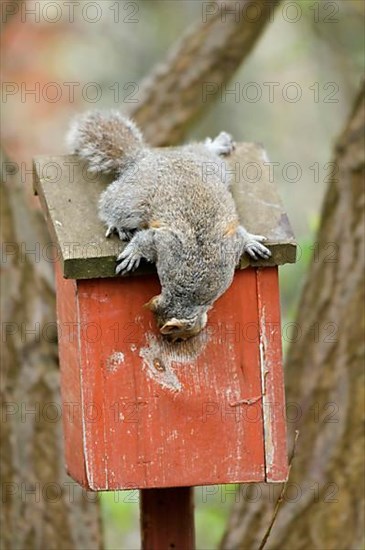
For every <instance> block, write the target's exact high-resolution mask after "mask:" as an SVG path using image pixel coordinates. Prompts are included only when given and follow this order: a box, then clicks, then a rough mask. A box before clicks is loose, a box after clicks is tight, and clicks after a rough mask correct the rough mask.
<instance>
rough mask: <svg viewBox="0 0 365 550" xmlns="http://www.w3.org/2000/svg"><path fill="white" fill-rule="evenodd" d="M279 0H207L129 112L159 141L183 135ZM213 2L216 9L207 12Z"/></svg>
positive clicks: (219, 89) (145, 82) (249, 46)
mask: <svg viewBox="0 0 365 550" xmlns="http://www.w3.org/2000/svg"><path fill="white" fill-rule="evenodd" d="M279 3H280V0H239V1H227V2H223V3H220V4H219V3H218V2H203V8H202V9H203V11H202V21H201V22H199V23H198V24H196V25H194V26H193V28H192V29H190V30H188V32H187V33H186V34H185V35H184V36H183V37H182V38H181V40H179V42H178V43H177V44H176V46H175V47H174V48H173V49H172V50H171V52H170V53H169V55H168V56H167V59H166V60H165V61H164V62H163V63H161V64H160V65H158V66H157V67H156V69H155V70H154V71H152V73H151V74H150V75H149V76H148V77H147V78H146V79H144V80H143V81H142V83H141V85H140V92H139V93H140V97H141V101H140V102H139V103H137V104H135V106H133V107H131V108H130V109H129V111H128V114H129V115H130V116H132V117H133V118H134V120H135V121H136V122H137V123H138V124H139V126H140V127H141V128H142V129H143V133H144V136H145V138H146V140H147V141H148V142H149V143H150V144H151V145H155V146H163V145H174V144H176V143H178V142H179V141H181V140H182V139H183V137H184V134H185V132H186V131H187V128H188V126H190V125H191V124H192V122H193V121H194V120H195V119H196V118H197V117H198V116H199V115H200V114H201V113H202V111H204V110H206V108H207V106H208V104H210V103H211V102H212V101H214V100H216V99H217V97H218V96H219V93H221V92H222V86H224V85H225V84H227V82H229V80H230V78H231V77H232V76H233V74H234V73H235V71H236V70H237V69H238V67H239V66H240V64H241V63H242V62H243V60H244V59H245V58H246V57H247V56H248V55H249V53H250V52H251V50H252V48H253V46H254V45H255V43H256V42H257V40H258V39H259V37H260V36H261V33H262V31H263V30H264V28H265V26H266V24H267V23H268V22H269V21H270V20H271V19H272V18H273V13H274V8H275V7H276V6H277V5H278V4H279ZM208 8H210V9H211V10H212V12H214V13H210V14H209V13H206V12H205V11H204V10H205V9H208Z"/></svg>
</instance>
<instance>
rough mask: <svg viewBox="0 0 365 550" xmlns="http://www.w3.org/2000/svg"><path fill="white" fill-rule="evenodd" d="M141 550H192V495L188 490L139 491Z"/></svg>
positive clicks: (193, 530)
mask: <svg viewBox="0 0 365 550" xmlns="http://www.w3.org/2000/svg"><path fill="white" fill-rule="evenodd" d="M140 507H141V536H142V549H143V550H170V549H171V550H172V549H174V548H176V549H177V550H178V549H179V548H183V549H184V550H194V548H195V527H194V494H193V488H192V487H172V488H169V489H143V490H142V491H141V504H140Z"/></svg>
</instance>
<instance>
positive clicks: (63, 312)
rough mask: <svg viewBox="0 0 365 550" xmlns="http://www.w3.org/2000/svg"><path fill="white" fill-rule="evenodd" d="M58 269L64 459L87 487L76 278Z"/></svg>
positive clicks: (56, 266)
mask: <svg viewBox="0 0 365 550" xmlns="http://www.w3.org/2000/svg"><path fill="white" fill-rule="evenodd" d="M55 268H56V284H57V325H58V349H59V357H60V368H61V396H62V422H63V434H64V441H65V462H66V468H67V471H68V473H69V475H70V476H71V477H72V478H73V479H75V480H76V481H78V482H79V483H80V485H83V486H84V487H87V488H88V487H89V484H88V481H87V473H86V463H85V453H84V443H83V434H84V428H83V423H82V422H83V414H82V402H81V380H80V330H79V329H80V325H79V322H78V313H77V311H78V306H77V286H76V282H75V281H68V280H66V279H64V278H63V276H62V271H61V268H60V265H59V264H58V263H56V264H55Z"/></svg>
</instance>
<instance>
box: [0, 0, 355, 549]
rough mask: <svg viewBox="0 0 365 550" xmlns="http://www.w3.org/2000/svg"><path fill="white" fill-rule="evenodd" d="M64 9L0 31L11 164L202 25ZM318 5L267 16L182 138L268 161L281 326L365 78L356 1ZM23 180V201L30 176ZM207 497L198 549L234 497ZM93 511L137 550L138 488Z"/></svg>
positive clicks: (59, 144) (178, 6)
mask: <svg viewBox="0 0 365 550" xmlns="http://www.w3.org/2000/svg"><path fill="white" fill-rule="evenodd" d="M64 4H65V3H64V2H62V1H61V0H59V1H53V2H47V1H42V2H32V1H28V2H27V6H28V8H29V12H27V13H26V14H25V15H26V17H25V19H24V20H23V21H19V20H18V18H15V17H14V18H12V19H11V20H10V21H9V22H8V23H7V25H6V28H5V30H4V32H3V35H2V59H1V61H2V79H3V84H2V97H3V103H2V112H1V122H2V130H1V131H2V137H1V140H2V144H3V147H4V148H5V150H6V152H7V153H8V155H9V157H10V158H11V159H12V160H15V161H16V162H19V163H20V162H23V163H25V164H24V165H25V166H26V167H27V168H28V169H29V170H30V168H31V159H32V157H33V156H35V155H52V154H55V155H59V154H63V153H65V152H66V149H65V144H64V136H65V133H66V130H67V127H68V125H69V121H70V119H71V117H72V116H73V115H74V114H75V113H78V112H80V111H83V110H86V109H92V108H108V107H113V108H120V109H121V110H123V109H124V108H125V107H126V106H128V104H130V103H133V102H138V97H139V95H138V94H139V85H138V83H139V82H140V81H141V79H142V78H143V77H144V76H145V75H147V74H148V73H149V71H150V69H151V67H153V66H154V65H155V64H156V63H157V62H159V61H161V60H163V59H164V58H165V56H166V52H167V51H168V49H169V47H170V46H171V45H173V44H174V43H175V42H176V40H177V39H178V38H179V37H180V36H181V35H182V33H183V32H184V31H185V29H187V28H188V27H189V26H190V25H191V24H192V23H194V22H197V21H201V18H202V7H203V4H204V3H203V2H200V1H196V0H194V1H190V0H184V1H181V0H180V1H177V0H169V1H164V0H162V1H156V0H155V1H153V2H152V1H148V0H145V1H143V0H140V1H138V2H130V1H125V2H124V1H120V2H116V1H115V0H102V1H98V2H88V1H87V0H80V1H78V2H75V3H74V4H75V5H74V6H73V7H72V13H73V16H72V17H70V10H71V7H70V5H72V2H68V3H67V4H68V7H67V9H66V8H65V5H64ZM319 4H320V2H313V1H311V0H303V1H297V2H287V3H284V6H285V5H287V11H285V10H281V11H280V12H277V14H275V17H274V18H273V22H272V23H271V24H269V25H268V26H267V28H266V29H265V31H264V33H263V35H262V37H261V38H260V40H259V41H258V43H257V44H256V46H255V48H254V50H253V52H252V53H251V55H250V56H249V58H248V60H246V62H244V63H243V65H242V67H241V69H240V70H239V71H238V72H237V73H236V74H235V76H234V77H233V79H232V81H231V82H230V84H229V85H227V86H224V87H222V90H221V92H220V94H219V97H218V100H217V101H216V102H215V103H214V104H213V105H212V106H211V107H210V108H209V109H207V110H206V112H205V113H204V115H203V117H202V118H201V119H200V120H199V121H198V123H197V124H196V125H195V126H194V128H193V129H192V130H191V131H190V134H189V135H188V139H193V140H195V139H197V140H200V139H203V138H205V137H206V136H215V135H216V134H217V133H219V132H220V131H221V130H226V131H228V132H230V133H232V134H233V136H234V137H235V139H236V140H237V141H255V142H262V143H263V144H264V146H265V148H266V150H267V152H268V156H269V159H270V160H271V161H272V162H276V163H277V165H276V167H275V182H276V184H277V185H278V186H279V188H280V193H281V196H282V199H283V202H284V204H285V209H286V211H287V212H288V215H289V219H290V220H291V223H292V225H293V228H294V232H295V234H296V237H297V240H298V244H299V258H298V262H297V264H295V265H287V266H284V267H282V268H281V296H282V308H283V323H284V324H286V323H289V322H291V321H293V320H294V316H295V312H296V308H297V299H298V297H299V296H300V287H301V286H302V284H303V281H304V277H305V273H306V267H307V265H308V262H309V259H310V257H311V254H312V252H313V244H314V243H313V241H314V236H315V232H316V230H317V228H318V222H319V217H320V209H321V201H322V198H323V195H324V192H325V190H326V186H327V183H328V178H329V176H330V175H331V171H332V170H333V166H332V165H331V164H328V163H329V162H330V161H331V155H332V150H333V145H334V140H335V139H336V137H337V136H338V134H339V132H340V131H341V129H342V128H343V126H344V124H345V121H346V119H347V117H348V115H349V111H350V110H351V107H352V103H353V99H354V97H355V95H356V92H357V91H358V88H359V84H360V81H361V78H362V75H363V71H364V60H363V51H364V34H363V12H364V3H363V2H362V1H360V0H346V1H342V2H341V1H331V2H327V4H326V5H327V7H326V8H325V10H326V11H322V12H321V16H318V15H319V14H318V5H319ZM293 5H294V6H293ZM37 6H38V7H37ZM3 19H4V14H3ZM70 19H71V20H70ZM168 116H169V114H168V113H166V117H168ZM23 183H24V185H25V186H26V188H27V189H28V193H29V200H30V201H32V200H33V199H31V175H30V173H28V174H26V176H25V177H24V181H23ZM289 339H290V338H289ZM286 344H287V342H285V341H284V346H285V345H286ZM213 493H214V491H213V490H211V491H209V492H207V491H206V490H205V489H203V488H197V489H196V504H197V510H196V525H197V546H198V547H199V548H214V547H216V545H217V544H218V542H219V540H220V537H221V536H222V533H223V530H224V527H225V523H226V519H227V517H228V513H229V509H230V507H231V505H232V504H233V502H234V499H235V496H234V494H233V493H231V492H224V491H223V492H222V491H218V490H217V492H216V494H213ZM102 511H103V524H104V527H103V530H104V537H105V545H106V548H107V549H110V550H111V549H116V548H138V545H139V524H138V521H139V519H138V492H137V491H131V492H129V493H128V492H127V493H109V494H103V495H102Z"/></svg>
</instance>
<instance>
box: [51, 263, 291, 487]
mask: <svg viewBox="0 0 365 550" xmlns="http://www.w3.org/2000/svg"><path fill="white" fill-rule="evenodd" d="M265 269H267V270H268V274H269V273H270V274H271V275H270V274H269V275H268V280H271V279H272V285H273V286H275V285H276V287H277V277H276V270H275V269H274V270H271V269H268V268H265ZM258 281H259V279H258V278H257V277H256V270H255V269H246V270H244V271H239V272H236V275H235V280H234V282H233V284H232V286H231V287H230V289H229V290H228V291H227V292H226V294H225V295H224V296H223V297H222V298H221V299H220V300H218V302H217V303H216V304H215V307H214V309H213V310H212V311H211V312H210V317H209V325H208V327H207V329H206V330H204V331H203V332H202V333H201V334H200V335H199V336H198V337H197V338H195V339H192V340H189V341H187V342H185V343H176V344H169V343H167V342H165V340H163V339H162V337H161V336H160V335H159V334H158V331H157V329H156V325H155V321H154V318H153V316H152V314H151V312H149V311H148V310H146V309H144V308H143V304H144V303H145V302H147V301H148V300H149V299H150V298H151V297H152V296H153V295H155V294H157V293H158V292H159V283H158V279H157V277H154V276H150V277H144V278H139V277H135V278H125V279H99V280H82V281H77V288H75V287H73V290H72V291H71V290H70V288H71V287H68V288H67V289H66V287H65V284H74V283H71V282H70V281H67V282H65V281H60V280H58V294H59V301H61V302H63V301H65V302H66V303H69V304H70V305H69V307H63V308H61V309H60V310H59V315H60V322H61V324H62V323H65V322H69V319H71V318H74V316H75V310H76V317H77V320H78V321H77V322H78V333H79V336H80V338H79V347H78V348H76V349H75V348H74V347H73V348H72V347H70V348H69V350H66V351H64V352H63V353H64V355H63V356H61V372H62V379H63V383H62V385H63V399H64V401H67V400H69V397H70V395H71V394H73V395H75V394H77V393H78V392H80V404H82V411H83V416H82V426H80V424H79V425H78V430H79V431H81V432H82V437H81V434H79V433H75V432H74V431H73V430H72V429H71V427H70V426H68V425H66V426H65V433H66V449H67V461H68V468H69V471H70V473H71V475H72V476H73V477H75V479H78V480H79V479H82V480H83V484H84V485H85V486H87V487H89V488H91V489H94V490H102V489H111V490H114V489H123V488H133V487H136V488H157V487H174V486H193V485H208V484H218V483H235V482H244V481H245V482H249V481H264V480H265V477H266V473H265V450H266V460H267V448H266V449H265V444H264V437H263V434H264V425H263V410H262V403H261V400H262V380H261V361H260V357H261V359H262V350H261V356H260V338H259V304H258V297H257V291H258V284H259V283H258ZM66 290H67V291H68V293H67V292H66ZM76 291H77V295H76ZM72 300H74V301H75V300H76V301H77V307H75V304H74V303H73V302H72ZM262 300H265V307H266V312H267V313H268V312H271V311H272V310H273V311H275V308H277V305H278V304H277V300H278V292H277V288H276V291H275V292H273V293H272V294H270V293H266V294H265V290H264V291H263V294H262V297H261V301H262ZM274 302H275V303H274ZM261 309H262V306H261ZM65 345H67V343H65V342H64V341H63V342H62V343H61V346H65ZM261 348H262V345H261ZM275 349H276V348H275ZM279 351H280V352H281V349H279V350H278V349H276V351H273V353H274V355H275V354H278V352H279ZM75 354H77V355H78V358H79V360H78V361H77V360H76V359H75V358H71V357H70V356H71V355H75ZM275 356H276V355H275ZM62 357H63V359H62ZM278 357H279V356H278ZM77 363H78V365H77ZM75 370H78V371H79V374H80V376H79V377H77V376H76V374H75ZM278 370H280V365H279V363H278ZM276 382H277V379H276V378H275V377H273V378H270V379H268V380H267V384H271V383H273V384H275V383H276ZM279 382H280V380H279ZM71 388H72V390H71ZM266 391H267V389H266ZM279 394H280V392H279ZM279 394H278V396H279ZM275 395H276V394H275ZM273 421H274V422H278V423H282V424H283V423H284V417H280V416H277V417H275V418H274V420H273ZM275 429H276V428H275ZM277 429H278V431H277V433H278V434H279V433H283V429H282V428H281V427H278V428H277ZM280 430H281V431H280ZM284 430H285V427H284ZM265 431H267V430H266V428H265ZM76 432H77V430H76ZM274 432H275V430H274ZM275 433H276V432H275ZM80 438H81V440H82V448H80ZM73 447H75V448H76V449H77V453H81V454H82V455H83V458H82V459H81V458H80V457H79V456H78V457H75V453H74V452H73V451H72V448H73ZM83 459H84V460H83ZM276 460H283V461H284V463H283V464H278V465H277V467H278V472H280V471H282V472H284V471H286V470H285V468H286V457H283V456H282V453H281V454H280V453H279V454H277V455H275V454H274V458H273V460H272V463H271V465H270V468H275V467H276V466H275V464H276V462H275V461H276ZM280 468H281V470H280ZM85 469H86V478H87V479H86V482H85V474H82V475H81V474H80V471H84V470H85ZM83 476H84V477H83ZM278 476H279V474H278ZM278 476H277V477H278ZM283 479H285V476H284V478H283Z"/></svg>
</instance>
